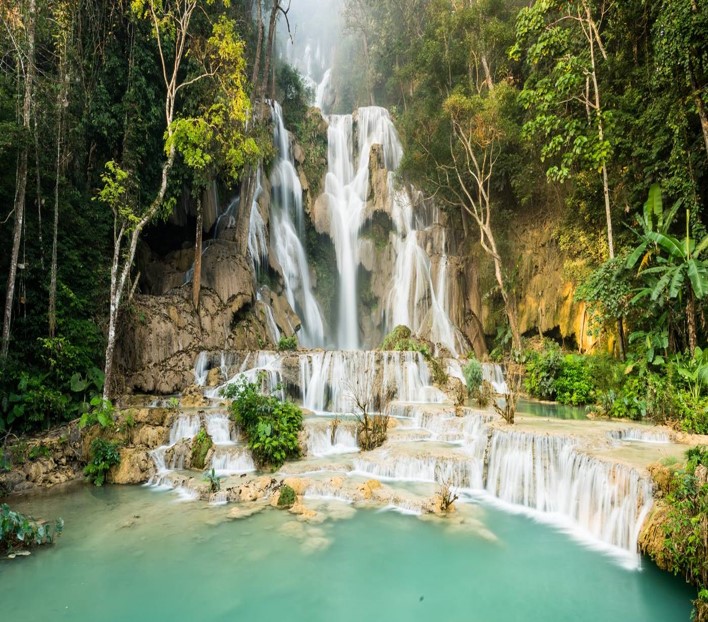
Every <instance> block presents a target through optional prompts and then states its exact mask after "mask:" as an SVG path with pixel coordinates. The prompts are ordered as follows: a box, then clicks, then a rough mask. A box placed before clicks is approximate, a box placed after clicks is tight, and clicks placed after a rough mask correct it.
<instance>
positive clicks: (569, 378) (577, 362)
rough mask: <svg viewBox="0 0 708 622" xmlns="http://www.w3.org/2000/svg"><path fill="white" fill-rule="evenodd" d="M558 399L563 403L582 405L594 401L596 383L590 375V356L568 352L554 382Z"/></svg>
mask: <svg viewBox="0 0 708 622" xmlns="http://www.w3.org/2000/svg"><path fill="white" fill-rule="evenodd" d="M553 387H554V389H555V393H556V400H557V401H558V402H560V403H561V404H572V405H573V406H580V405H581V404H589V403H591V402H592V398H593V395H594V385H593V381H592V377H591V375H590V366H589V365H588V358H587V357H584V356H579V355H577V354H568V355H566V356H565V357H563V362H562V364H561V366H560V370H559V372H558V377H557V378H556V379H555V381H554V383H553Z"/></svg>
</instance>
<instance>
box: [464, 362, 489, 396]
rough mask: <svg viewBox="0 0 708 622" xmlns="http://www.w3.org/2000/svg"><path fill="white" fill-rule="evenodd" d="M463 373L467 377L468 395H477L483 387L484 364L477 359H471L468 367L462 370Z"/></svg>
mask: <svg viewBox="0 0 708 622" xmlns="http://www.w3.org/2000/svg"><path fill="white" fill-rule="evenodd" d="M462 373H463V374H464V376H465V382H466V383H467V393H468V394H469V395H476V394H477V393H478V392H479V389H480V387H481V386H482V381H483V380H484V372H483V371H482V363H480V362H479V361H478V360H477V359H475V358H470V359H469V361H467V365H465V366H464V367H463V368H462Z"/></svg>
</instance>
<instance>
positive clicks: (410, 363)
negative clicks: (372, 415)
mask: <svg viewBox="0 0 708 622" xmlns="http://www.w3.org/2000/svg"><path fill="white" fill-rule="evenodd" d="M299 384H300V387H301V388H302V391H303V400H302V402H303V406H304V407H305V408H307V409H309V410H313V411H315V412H322V411H330V412H353V411H354V410H355V405H356V404H355V401H354V395H355V394H356V395H357V396H361V397H363V399H364V402H365V403H366V404H367V407H368V408H369V409H371V410H377V409H378V408H380V407H382V406H383V405H385V404H386V402H388V401H389V400H392V399H396V400H400V401H406V402H428V403H438V402H442V401H444V400H445V395H444V394H443V393H442V392H441V391H440V390H439V389H436V388H435V387H433V386H431V377H430V370H429V369H428V365H427V363H426V362H425V359H424V358H423V355H422V354H420V353H419V352H366V351H357V352H340V351H330V352H311V353H308V354H302V355H300V383H299Z"/></svg>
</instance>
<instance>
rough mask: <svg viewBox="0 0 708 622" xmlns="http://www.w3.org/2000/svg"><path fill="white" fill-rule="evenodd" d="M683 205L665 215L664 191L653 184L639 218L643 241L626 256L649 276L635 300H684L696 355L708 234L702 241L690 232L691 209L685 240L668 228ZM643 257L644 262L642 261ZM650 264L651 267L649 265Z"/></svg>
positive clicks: (706, 289) (707, 290) (706, 290)
mask: <svg viewBox="0 0 708 622" xmlns="http://www.w3.org/2000/svg"><path fill="white" fill-rule="evenodd" d="M679 206H680V204H678V203H677V204H675V205H674V206H673V208H672V209H671V210H669V212H668V213H667V214H664V211H663V205H662V199H661V190H660V188H659V186H657V185H654V186H652V188H651V190H650V191H649V199H648V200H647V202H646V204H645V206H644V214H643V216H642V217H640V218H639V221H640V224H641V225H642V231H641V232H639V233H638V234H637V235H638V236H639V239H640V244H639V245H638V246H637V247H636V248H635V249H634V251H633V252H632V253H631V254H630V255H629V257H628V259H627V267H628V268H634V267H635V266H636V265H637V263H638V262H639V274H640V275H641V276H643V277H644V278H645V279H646V277H648V285H649V286H648V287H645V288H642V289H641V290H640V292H639V294H637V296H635V297H634V299H633V302H635V303H636V302H638V301H639V300H641V299H642V298H645V297H646V296H649V297H650V298H651V300H652V301H654V302H656V301H660V300H662V299H665V300H675V299H679V300H681V299H683V300H684V301H685V313H686V324H687V328H688V346H689V350H690V352H691V355H693V354H694V353H695V351H696V347H697V345H698V336H697V328H696V301H697V300H699V301H700V300H703V298H705V297H706V296H707V295H708V257H706V254H708V235H707V236H705V237H704V238H703V239H702V240H701V241H700V242H697V241H696V240H694V239H692V238H691V235H690V220H691V219H690V212H689V210H686V233H685V237H684V239H683V240H681V239H679V238H677V237H675V236H673V235H671V234H670V233H669V232H668V231H669V228H670V226H671V224H672V223H673V221H674V217H675V215H676V213H677V211H678V208H679ZM640 259H641V262H640V261H639V260H640ZM652 263H653V264H655V265H650V264H652ZM647 266H649V267H647Z"/></svg>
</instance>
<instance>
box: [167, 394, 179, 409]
mask: <svg viewBox="0 0 708 622" xmlns="http://www.w3.org/2000/svg"><path fill="white" fill-rule="evenodd" d="M166 408H167V409H168V410H171V411H172V412H176V411H177V410H178V409H179V398H177V397H171V398H170V399H168V400H167V405H166Z"/></svg>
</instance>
